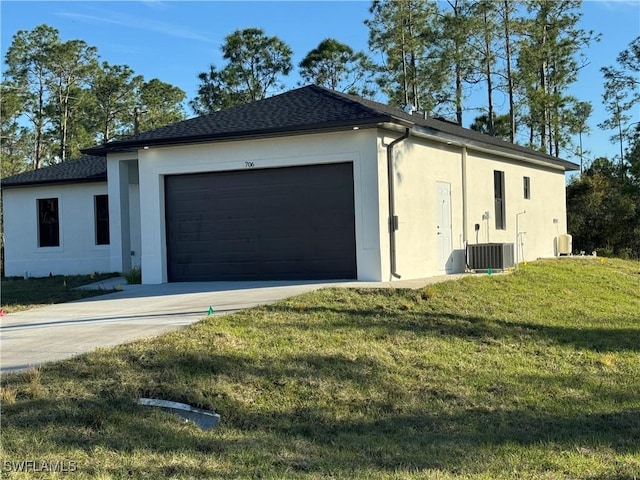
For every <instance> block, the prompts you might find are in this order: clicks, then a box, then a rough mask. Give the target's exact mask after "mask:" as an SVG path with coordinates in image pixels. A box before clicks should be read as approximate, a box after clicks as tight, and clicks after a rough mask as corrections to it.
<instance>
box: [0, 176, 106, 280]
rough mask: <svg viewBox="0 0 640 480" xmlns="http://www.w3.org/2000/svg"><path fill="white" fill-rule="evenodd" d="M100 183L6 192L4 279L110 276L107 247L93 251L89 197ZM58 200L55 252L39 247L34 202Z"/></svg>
mask: <svg viewBox="0 0 640 480" xmlns="http://www.w3.org/2000/svg"><path fill="white" fill-rule="evenodd" d="M106 193H107V184H106V183H105V182H96V183H82V184H65V185H50V186H32V187H19V188H5V189H3V191H2V196H3V209H4V219H3V220H4V229H3V235H4V248H5V275H7V276H21V277H22V276H24V275H25V272H27V274H28V275H29V276H31V277H44V276H47V275H49V274H50V273H51V274H53V275H68V274H87V273H93V272H109V271H111V268H110V264H109V250H110V247H109V245H96V242H95V209H94V196H95V195H104V194H106ZM41 198H57V199H58V215H59V219H58V221H59V225H60V246H58V247H39V246H38V206H37V205H38V202H37V200H38V199H41Z"/></svg>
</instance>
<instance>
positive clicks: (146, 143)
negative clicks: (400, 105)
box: [82, 115, 407, 155]
mask: <svg viewBox="0 0 640 480" xmlns="http://www.w3.org/2000/svg"><path fill="white" fill-rule="evenodd" d="M385 122H393V123H398V124H401V125H404V124H407V122H406V121H404V120H402V119H399V118H394V117H392V116H389V115H385V116H376V117H371V118H364V119H359V120H348V121H344V122H332V123H329V124H318V125H308V126H298V127H294V128H289V127H287V128H275V129H264V130H254V131H250V132H238V133H231V134H228V133H227V134H220V135H189V136H184V137H173V138H161V139H153V140H131V141H127V140H122V141H119V142H114V144H113V145H109V144H107V145H100V146H97V147H92V148H88V149H85V150H82V153H85V154H89V155H106V154H108V153H115V152H131V151H136V150H138V149H141V148H145V147H172V146H179V145H185V144H197V143H212V142H230V141H237V140H256V139H263V138H271V137H284V136H292V135H300V134H312V133H331V132H340V131H345V130H351V129H354V128H355V127H358V128H363V129H364V128H375V127H377V126H378V125H380V124H382V123H385Z"/></svg>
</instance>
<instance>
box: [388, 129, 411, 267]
mask: <svg viewBox="0 0 640 480" xmlns="http://www.w3.org/2000/svg"><path fill="white" fill-rule="evenodd" d="M409 132H410V129H409V128H405V132H404V135H402V136H401V137H398V138H396V139H395V140H394V141H393V142H391V143H390V144H389V145H387V183H388V191H389V254H390V260H391V264H390V267H391V276H392V277H395V278H401V277H400V275H399V274H398V272H396V230H398V216H397V215H396V198H395V182H394V178H395V170H394V168H393V147H394V146H396V145H397V144H398V143H400V142H402V141H403V140H406V139H407V138H409Z"/></svg>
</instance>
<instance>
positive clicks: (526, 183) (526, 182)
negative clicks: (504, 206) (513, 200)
mask: <svg viewBox="0 0 640 480" xmlns="http://www.w3.org/2000/svg"><path fill="white" fill-rule="evenodd" d="M522 188H523V195H524V199H525V200H531V177H526V176H525V177H522Z"/></svg>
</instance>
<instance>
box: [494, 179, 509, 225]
mask: <svg viewBox="0 0 640 480" xmlns="http://www.w3.org/2000/svg"><path fill="white" fill-rule="evenodd" d="M493 197H494V200H495V207H496V230H506V228H507V222H506V218H505V213H504V212H505V205H504V204H505V195H504V172H502V171H500V170H494V171H493Z"/></svg>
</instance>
